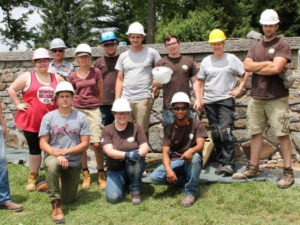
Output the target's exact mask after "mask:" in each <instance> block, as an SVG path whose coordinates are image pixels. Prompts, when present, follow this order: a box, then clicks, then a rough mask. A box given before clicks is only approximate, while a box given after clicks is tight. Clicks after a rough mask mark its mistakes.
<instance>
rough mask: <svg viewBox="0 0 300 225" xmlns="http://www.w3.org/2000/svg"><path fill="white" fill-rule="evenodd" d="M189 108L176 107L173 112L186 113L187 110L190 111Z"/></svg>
mask: <svg viewBox="0 0 300 225" xmlns="http://www.w3.org/2000/svg"><path fill="white" fill-rule="evenodd" d="M188 109H189V107H187V106H183V107H174V108H173V110H174V111H185V110H188Z"/></svg>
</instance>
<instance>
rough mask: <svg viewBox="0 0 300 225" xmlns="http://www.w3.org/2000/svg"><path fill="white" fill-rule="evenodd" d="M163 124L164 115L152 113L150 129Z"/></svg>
mask: <svg viewBox="0 0 300 225" xmlns="http://www.w3.org/2000/svg"><path fill="white" fill-rule="evenodd" d="M161 122H162V114H161V113H151V115H150V122H149V123H150V124H149V126H150V127H151V126H153V125H155V124H158V123H161Z"/></svg>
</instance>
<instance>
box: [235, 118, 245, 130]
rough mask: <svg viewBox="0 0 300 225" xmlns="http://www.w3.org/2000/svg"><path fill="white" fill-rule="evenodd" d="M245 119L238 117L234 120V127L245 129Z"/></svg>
mask: <svg viewBox="0 0 300 225" xmlns="http://www.w3.org/2000/svg"><path fill="white" fill-rule="evenodd" d="M246 122H247V121H246V119H238V120H235V121H234V127H235V128H239V129H241V128H245V129H246Z"/></svg>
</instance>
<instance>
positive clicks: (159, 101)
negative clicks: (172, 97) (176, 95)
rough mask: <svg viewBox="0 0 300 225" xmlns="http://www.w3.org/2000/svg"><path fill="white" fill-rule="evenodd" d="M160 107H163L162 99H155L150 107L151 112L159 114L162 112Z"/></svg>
mask: <svg viewBox="0 0 300 225" xmlns="http://www.w3.org/2000/svg"><path fill="white" fill-rule="evenodd" d="M162 107H163V99H162V98H156V99H155V100H154V103H153V106H152V110H153V111H154V112H161V111H162Z"/></svg>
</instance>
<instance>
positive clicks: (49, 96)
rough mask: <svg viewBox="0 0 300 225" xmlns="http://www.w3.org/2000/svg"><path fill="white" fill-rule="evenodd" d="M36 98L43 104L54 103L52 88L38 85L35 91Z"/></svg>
mask: <svg viewBox="0 0 300 225" xmlns="http://www.w3.org/2000/svg"><path fill="white" fill-rule="evenodd" d="M36 95H37V98H38V100H39V101H40V102H41V103H43V104H51V105H53V104H54V89H53V88H52V87H49V86H43V87H40V88H39V89H38V91H37V93H36Z"/></svg>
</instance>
